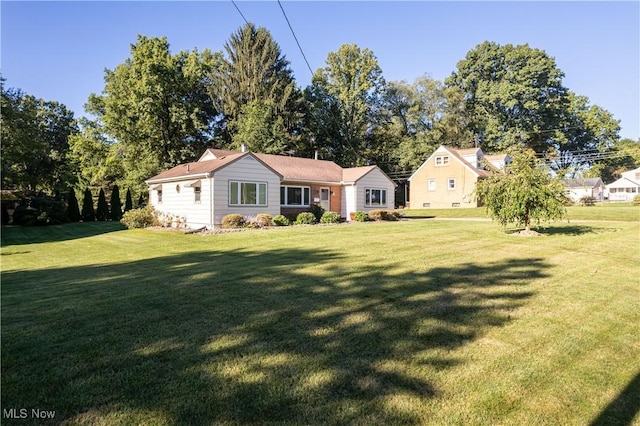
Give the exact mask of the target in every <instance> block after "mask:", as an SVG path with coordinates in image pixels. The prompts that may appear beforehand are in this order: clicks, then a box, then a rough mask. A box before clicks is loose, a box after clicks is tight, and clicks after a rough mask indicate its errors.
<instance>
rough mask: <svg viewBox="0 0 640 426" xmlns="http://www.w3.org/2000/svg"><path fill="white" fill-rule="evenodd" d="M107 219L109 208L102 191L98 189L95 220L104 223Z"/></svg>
mask: <svg viewBox="0 0 640 426" xmlns="http://www.w3.org/2000/svg"><path fill="white" fill-rule="evenodd" d="M108 218H109V206H108V205H107V197H106V196H105V195H104V189H102V188H100V194H99V195H98V207H97V208H96V220H100V221H105V220H107V219H108Z"/></svg>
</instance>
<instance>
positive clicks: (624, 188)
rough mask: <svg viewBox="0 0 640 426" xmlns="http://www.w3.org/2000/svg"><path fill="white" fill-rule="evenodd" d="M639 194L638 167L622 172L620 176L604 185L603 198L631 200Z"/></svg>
mask: <svg viewBox="0 0 640 426" xmlns="http://www.w3.org/2000/svg"><path fill="white" fill-rule="evenodd" d="M639 194H640V167H638V168H637V169H634V170H629V171H626V172H624V173H622V177H621V178H620V179H618V180H617V181H615V182H612V183H610V184H608V185H606V186H605V194H604V196H605V198H607V199H608V200H609V201H632V200H633V198H634V197H635V196H636V195H639Z"/></svg>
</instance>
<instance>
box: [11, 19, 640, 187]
mask: <svg viewBox="0 0 640 426" xmlns="http://www.w3.org/2000/svg"><path fill="white" fill-rule="evenodd" d="M563 77H564V75H563V73H562V71H561V70H560V69H558V67H557V65H556V63H555V60H554V59H553V58H552V57H549V56H548V55H547V54H546V53H545V52H544V51H542V50H539V49H535V48H532V47H529V46H528V45H519V46H513V45H510V44H507V45H499V44H497V43H493V42H484V43H482V44H479V45H478V46H476V47H475V48H474V49H472V50H471V51H470V52H468V54H467V55H466V57H465V58H464V59H462V60H461V61H460V62H459V63H458V64H457V69H456V70H454V71H453V72H452V74H451V75H450V76H449V77H448V78H447V79H446V80H445V81H438V80H434V79H432V78H431V77H429V76H427V75H423V76H419V77H418V78H416V80H415V81H413V82H406V81H391V82H387V81H386V80H385V79H384V76H383V71H382V70H381V68H380V66H379V64H378V61H377V59H376V57H375V55H374V53H373V52H372V51H370V50H369V49H367V48H361V47H359V46H356V45H353V44H345V45H343V46H342V47H340V49H339V50H338V51H336V52H331V53H329V54H328V56H327V59H326V64H325V66H324V67H322V68H320V69H318V70H317V71H316V72H315V73H314V75H313V78H312V81H311V84H310V85H309V86H307V87H305V88H301V87H299V86H298V84H297V83H296V81H295V78H294V75H293V71H292V70H291V68H290V64H289V62H288V61H287V59H286V57H285V55H283V53H282V52H281V50H280V48H279V46H278V44H277V43H276V42H275V41H274V40H273V38H272V37H271V34H270V33H269V31H268V30H267V29H265V28H261V27H256V26H255V25H253V24H247V25H245V26H243V27H241V28H240V29H239V30H238V31H237V32H235V33H233V34H232V35H231V36H230V38H229V40H228V41H227V42H226V43H225V45H224V46H223V50H222V51H211V50H209V49H204V50H202V51H199V50H197V49H194V50H192V51H180V52H178V53H175V54H172V53H171V51H170V45H169V41H168V40H167V39H166V37H162V38H158V37H146V36H138V38H137V40H136V42H135V43H134V44H132V45H131V55H130V57H129V58H127V59H126V60H125V61H124V62H123V63H122V64H120V65H118V66H117V67H116V68H115V69H113V70H106V71H105V76H104V81H105V86H104V89H103V91H102V93H100V94H91V95H90V96H89V98H88V101H87V103H86V105H85V109H86V111H87V112H88V113H89V114H90V118H85V117H83V118H81V119H79V120H76V119H74V117H73V114H72V113H71V112H70V111H68V110H67V109H66V107H65V106H64V105H61V104H59V103H57V102H55V101H43V100H41V99H36V98H34V97H33V96H31V95H28V94H25V93H23V92H21V91H20V90H16V89H10V88H9V89H7V88H5V85H4V81H3V82H2V83H3V84H2V105H1V111H2V122H1V131H2V135H1V136H2V187H3V189H28V190H33V191H35V190H43V191H48V192H53V191H56V190H57V191H59V192H60V193H65V192H66V191H68V189H69V188H70V187H73V188H76V189H78V190H83V189H84V188H93V189H95V192H97V190H98V189H99V188H105V189H108V188H111V187H112V186H113V185H114V184H117V185H119V186H120V187H121V188H128V189H130V190H131V191H132V192H133V193H134V196H135V197H138V196H139V195H140V194H143V193H145V192H146V187H145V185H144V180H145V179H147V178H149V177H151V176H153V175H155V174H156V173H158V172H159V171H161V170H164V169H166V168H169V167H172V166H175V165H176V164H179V163H182V162H186V161H194V160H196V159H197V158H198V156H199V155H200V154H201V153H202V152H203V151H204V150H205V149H206V148H208V147H215V148H228V149H239V148H240V146H241V145H242V144H245V145H246V146H247V148H248V149H249V150H251V151H255V152H264V153H272V154H282V155H296V156H301V157H311V156H313V155H314V152H318V155H319V156H320V158H323V159H327V160H333V161H335V162H336V163H338V164H339V165H341V166H343V167H351V166H361V165H366V164H377V165H379V166H380V167H381V168H382V169H383V170H385V171H386V172H399V171H411V170H415V169H416V168H417V167H418V166H419V165H420V164H421V163H422V162H423V161H424V160H425V159H426V158H427V157H428V156H429V155H430V154H431V153H432V152H433V151H434V150H435V149H436V148H437V147H438V146H439V145H442V144H444V145H449V146H452V147H455V148H465V147H472V146H475V145H476V144H477V145H478V146H479V147H481V148H482V149H483V151H484V152H486V153H494V152H500V151H504V150H505V149H507V148H510V147H514V146H523V147H529V148H532V149H533V150H534V151H535V152H536V154H538V155H539V156H544V155H546V156H548V157H549V161H550V163H551V165H552V167H553V168H554V169H555V170H556V171H557V172H560V173H566V174H568V175H575V174H576V173H583V174H585V175H598V176H602V177H603V179H604V180H605V181H609V180H612V179H613V178H614V177H615V176H616V174H617V173H619V172H620V171H622V170H625V169H628V168H631V167H637V166H638V165H640V141H632V140H628V139H627V140H621V139H620V136H619V130H620V127H619V123H618V121H617V120H616V119H615V118H614V117H613V116H612V114H611V113H610V112H608V111H606V110H605V109H603V108H601V107H599V106H597V105H591V104H590V103H589V100H588V98H586V97H585V96H581V95H578V94H575V93H573V92H571V91H570V90H569V89H568V88H566V87H564V85H563V82H562V79H563ZM594 153H595V154H602V155H593V154H594ZM585 154H589V155H585ZM596 160H597V161H596Z"/></svg>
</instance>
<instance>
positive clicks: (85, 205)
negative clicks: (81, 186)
mask: <svg viewBox="0 0 640 426" xmlns="http://www.w3.org/2000/svg"><path fill="white" fill-rule="evenodd" d="M82 220H83V221H85V222H93V221H94V220H96V212H95V210H94V209H93V195H91V191H90V190H89V188H87V189H85V190H84V198H83V199H82Z"/></svg>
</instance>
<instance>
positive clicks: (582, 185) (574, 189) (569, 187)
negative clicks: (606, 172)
mask: <svg viewBox="0 0 640 426" xmlns="http://www.w3.org/2000/svg"><path fill="white" fill-rule="evenodd" d="M562 183H564V186H565V188H566V193H567V197H569V198H571V200H572V201H573V202H576V203H577V202H579V201H580V200H581V199H582V198H583V197H593V198H595V200H596V201H602V200H603V199H604V184H603V183H602V179H600V178H582V179H564V180H563V181H562Z"/></svg>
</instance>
